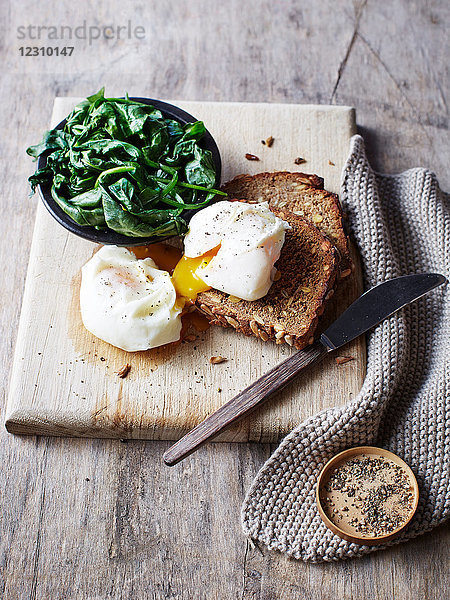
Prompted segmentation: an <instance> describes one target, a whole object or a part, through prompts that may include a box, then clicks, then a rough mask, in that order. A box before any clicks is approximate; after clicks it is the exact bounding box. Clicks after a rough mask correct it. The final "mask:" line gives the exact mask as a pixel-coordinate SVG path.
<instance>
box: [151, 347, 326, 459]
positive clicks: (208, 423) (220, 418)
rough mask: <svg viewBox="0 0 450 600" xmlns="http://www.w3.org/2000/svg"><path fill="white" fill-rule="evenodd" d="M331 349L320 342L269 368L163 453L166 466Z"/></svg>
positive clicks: (193, 448)
mask: <svg viewBox="0 0 450 600" xmlns="http://www.w3.org/2000/svg"><path fill="white" fill-rule="evenodd" d="M327 352H328V350H327V348H326V347H325V346H324V345H323V344H321V343H320V342H319V341H316V342H315V343H314V344H312V345H311V346H309V347H308V348H306V349H305V350H300V351H299V352H296V353H295V354H293V355H292V356H290V357H289V358H287V359H286V360H284V361H283V362H282V363H280V364H279V365H277V366H276V367H274V368H273V369H271V370H270V371H268V372H267V373H266V374H265V375H263V376H262V377H260V378H259V379H258V380H257V381H255V383H252V384H251V385H249V386H248V387H247V388H245V390H244V391H243V392H241V393H240V394H238V395H237V396H235V397H234V398H232V399H231V400H229V401H228V402H227V403H226V404H224V405H223V406H221V407H220V408H219V409H218V410H216V412H214V413H212V414H211V415H209V417H207V418H206V419H205V420H204V421H202V422H201V423H199V424H198V425H197V426H196V427H194V429H192V431H190V432H189V433H187V434H186V435H185V436H184V437H182V438H181V439H180V440H179V441H178V442H176V443H175V444H174V445H173V446H171V447H170V448H169V449H168V450H167V451H166V452H165V453H164V456H163V459H164V462H165V463H166V465H169V466H172V465H175V464H176V463H178V462H180V461H181V460H183V458H186V456H188V455H189V454H192V452H194V451H195V450H197V448H199V447H200V446H202V445H203V444H204V443H205V442H208V441H209V440H210V439H211V438H213V437H215V436H216V435H217V434H218V433H220V432H221V431H222V430H223V429H225V428H226V427H228V426H229V425H231V424H232V423H235V422H236V421H238V420H239V419H241V418H242V417H244V416H245V415H246V414H247V413H249V412H250V411H251V410H253V409H254V408H255V407H256V406H258V404H260V403H261V402H263V401H264V400H267V398H270V396H272V395H273V394H274V393H275V392H277V391H279V390H281V389H282V388H284V387H285V386H286V385H288V384H289V383H290V382H291V381H292V380H293V379H294V378H295V377H297V375H298V374H299V373H300V372H301V371H305V370H306V369H307V368H308V367H310V366H311V365H312V364H313V363H315V362H317V361H318V360H320V359H322V358H323V357H324V356H325V354H327Z"/></svg>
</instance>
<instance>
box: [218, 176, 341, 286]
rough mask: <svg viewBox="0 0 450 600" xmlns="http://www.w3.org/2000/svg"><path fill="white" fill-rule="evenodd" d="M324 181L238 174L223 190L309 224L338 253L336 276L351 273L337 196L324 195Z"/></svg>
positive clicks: (326, 193) (312, 178) (315, 177)
mask: <svg viewBox="0 0 450 600" xmlns="http://www.w3.org/2000/svg"><path fill="white" fill-rule="evenodd" d="M323 185H324V183H323V179H322V178H321V177H318V176H317V175H308V174H306V173H290V172H288V171H279V172H275V173H258V174H257V175H238V176H237V177H235V178H234V179H232V180H231V181H229V182H228V183H226V184H225V185H224V186H223V187H222V191H224V192H226V193H227V194H228V197H229V198H230V199H231V198H237V199H239V200H241V199H243V200H246V201H247V202H263V201H268V202H269V206H270V208H272V207H274V208H282V209H287V210H290V211H291V212H293V213H294V214H296V215H299V216H302V217H304V218H305V219H307V220H308V221H311V223H313V224H314V225H315V226H316V227H317V228H318V229H320V231H321V232H322V233H323V234H324V235H326V236H327V237H328V239H329V240H330V241H331V242H332V244H334V246H335V247H336V249H337V250H338V252H339V276H340V278H343V277H347V276H348V275H350V273H351V271H352V261H351V258H350V251H349V245H348V238H347V235H346V233H345V231H344V226H343V222H342V208H341V205H340V202H339V199H338V197H337V195H336V194H332V193H331V192H327V191H326V190H324V187H323Z"/></svg>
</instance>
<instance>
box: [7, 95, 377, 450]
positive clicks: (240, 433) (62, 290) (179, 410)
mask: <svg viewBox="0 0 450 600" xmlns="http://www.w3.org/2000/svg"><path fill="white" fill-rule="evenodd" d="M78 101H79V100H78V99H76V98H57V99H56V100H55V105H54V111H53V116H52V126H54V125H55V124H57V123H58V122H59V121H61V120H62V119H63V118H64V117H65V116H67V114H68V113H69V112H70V111H71V109H72V108H73V106H74V105H75V104H76V103H77V102H78ZM176 104H178V105H179V106H181V108H183V109H185V110H187V111H188V112H189V113H191V114H193V115H194V116H196V117H197V118H199V119H202V120H204V121H205V123H206V125H207V127H208V129H209V130H210V132H211V133H212V135H213V136H214V138H215V139H216V141H217V143H218V145H219V148H220V152H221V156H222V163H223V173H222V178H223V181H227V180H229V179H230V178H232V177H234V176H235V175H237V174H239V173H245V172H247V173H257V172H260V171H271V170H292V171H304V172H308V173H317V174H318V175H321V176H322V177H324V178H325V186H326V188H327V189H329V190H330V191H334V192H339V181H340V175H341V170H342V166H343V164H344V162H345V159H346V157H347V154H348V150H349V140H350V137H351V136H352V135H353V134H354V133H355V130H356V127H355V113H354V110H353V109H352V108H349V107H338V106H302V105H292V104H291V105H289V104H250V103H247V104H243V103H242V104H241V103H210V102H178V101H177V102H176ZM269 136H273V137H274V139H275V141H274V143H273V145H272V147H270V148H269V147H267V146H265V145H263V144H262V143H261V140H263V139H266V138H268V137H269ZM246 153H252V154H255V155H257V156H259V157H260V161H258V162H256V161H255V162H249V161H247V160H246V159H245V154H246ZM298 156H300V157H302V158H304V159H305V160H306V163H304V164H303V165H301V166H297V165H296V164H294V159H295V158H296V157H298ZM36 198H37V197H36ZM96 248H97V246H95V245H94V244H92V243H91V242H87V241H85V240H82V239H80V238H78V237H76V236H74V235H72V234H70V233H68V232H67V231H66V230H65V229H63V228H62V227H61V226H59V225H58V224H57V223H56V222H55V221H54V220H53V218H52V217H51V216H50V215H49V214H48V213H47V211H46V209H45V208H44V207H43V205H42V203H41V202H40V201H39V205H38V208H37V214H36V225H35V230H34V235H33V241H32V246H31V254H30V262H29V267H28V274H27V280H26V284H25V292H24V299H23V306H22V313H21V319H20V325H19V330H18V335H17V343H16V350H15V357H14V364H13V368H12V376H11V384H10V393H9V399H8V407H7V416H6V427H7V429H8V431H10V432H12V433H20V434H50V435H67V436H87V437H104V438H105V437H106V438H109V437H112V438H137V439H158V440H160V439H166V440H174V439H178V438H179V437H180V436H181V435H183V434H184V433H186V432H187V431H188V430H189V429H191V428H192V427H193V426H195V425H196V424H197V423H199V422H200V421H201V420H202V419H204V418H205V417H206V416H207V415H208V414H210V413H211V412H212V411H214V410H216V409H217V408H218V407H219V406H220V405H221V404H223V403H224V402H225V401H227V400H229V399H230V398H231V397H233V396H234V395H235V394H237V393H238V392H240V391H241V390H242V389H243V388H244V387H246V386H247V385H249V384H250V383H251V382H252V381H254V380H255V379H257V378H258V377H260V375H262V374H263V373H264V372H265V371H267V370H268V369H270V368H271V367H272V366H274V365H275V364H277V363H278V362H279V361H281V360H283V359H284V358H285V357H286V356H288V355H289V354H290V353H291V352H292V349H291V348H290V347H288V346H276V345H275V344H273V343H271V342H267V343H263V342H262V341H261V340H257V339H256V338H247V337H245V336H243V335H241V334H237V333H236V332H234V331H233V330H225V329H222V328H218V327H212V328H210V329H208V330H207V331H206V332H203V333H199V332H195V331H194V332H193V335H195V336H196V339H195V341H191V342H184V343H181V344H179V345H175V346H174V345H171V346H168V347H162V348H157V349H154V350H149V351H147V352H138V353H126V352H124V351H122V350H119V349H117V348H114V347H112V346H110V345H108V344H106V343H104V342H102V341H100V340H98V339H96V338H94V337H93V336H92V335H91V334H90V333H89V332H87V331H86V330H85V329H84V327H83V325H82V323H81V319H80V314H79V308H78V290H79V284H80V269H81V267H82V265H83V264H84V263H85V262H86V261H87V260H88V259H89V258H90V257H91V256H92V255H93V254H94V252H95V251H96ZM360 290H361V283H360V272H359V267H358V268H357V271H356V274H355V276H354V277H352V278H350V279H348V280H347V281H345V283H343V284H342V286H341V288H340V289H339V290H338V292H337V293H336V294H335V296H334V298H333V300H332V304H331V305H330V306H329V308H328V309H327V311H326V313H325V315H324V323H326V322H331V321H332V320H333V318H334V317H335V316H336V315H338V314H340V313H341V312H342V311H343V310H344V309H345V308H346V306H348V304H350V302H351V301H353V299H354V298H355V297H357V296H358V295H359V293H360ZM217 355H221V356H224V357H226V358H227V359H228V360H227V361H226V362H224V363H222V364H217V365H211V364H210V362H209V358H210V357H211V356H217ZM342 355H346V356H352V357H354V359H355V360H352V361H350V362H347V363H346V364H344V365H338V364H337V363H336V361H335V356H330V357H327V359H326V360H325V362H323V363H322V364H321V365H319V366H317V367H316V368H315V369H314V370H312V371H311V372H309V373H308V374H306V375H304V376H303V377H302V378H300V379H299V380H298V381H296V382H294V383H293V384H291V385H290V386H289V387H287V388H286V389H285V390H283V391H282V392H281V393H280V394H278V396H277V397H275V398H273V399H271V400H270V401H268V402H267V403H266V404H264V405H263V406H262V407H260V408H259V409H258V410H257V411H256V412H254V413H253V414H252V415H250V416H249V417H248V418H246V419H245V420H243V421H241V422H240V423H238V424H236V425H235V426H233V427H232V428H230V429H229V430H228V431H226V432H224V433H223V434H222V435H221V436H220V437H219V438H217V440H218V441H236V442H237V441H258V442H275V441H278V440H279V439H280V438H281V437H283V436H284V435H285V434H286V433H288V432H289V431H290V430H291V429H292V428H293V427H295V426H296V425H297V424H298V423H299V422H300V421H301V420H302V419H304V418H306V417H307V416H309V415H311V414H314V413H316V412H317V411H318V410H320V409H322V408H326V407H329V406H334V405H337V404H343V403H345V402H347V401H348V399H349V398H350V397H351V396H354V395H355V394H357V393H358V391H359V390H360V388H361V385H362V381H363V377H364V373H365V347H364V341H363V340H362V339H359V340H357V341H355V342H353V343H352V344H351V345H349V346H348V347H346V348H345V350H344V351H343V353H341V356H342ZM126 363H129V364H130V365H131V371H130V373H129V375H128V377H126V378H125V379H121V378H120V377H119V376H118V375H117V372H118V371H119V370H120V368H121V367H122V366H123V365H125V364H126Z"/></svg>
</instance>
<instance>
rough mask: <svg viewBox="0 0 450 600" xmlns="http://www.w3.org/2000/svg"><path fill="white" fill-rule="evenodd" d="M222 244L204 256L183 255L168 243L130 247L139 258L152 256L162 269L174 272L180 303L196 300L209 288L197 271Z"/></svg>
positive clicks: (173, 278)
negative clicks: (198, 295)
mask: <svg viewBox="0 0 450 600" xmlns="http://www.w3.org/2000/svg"><path fill="white" fill-rule="evenodd" d="M219 248H220V246H216V247H215V248H213V249H212V250H209V251H208V252H206V253H205V254H202V256H198V257H196V258H189V257H188V256H184V255H182V253H181V251H180V250H178V248H174V247H173V246H169V245H168V244H151V245H150V246H139V247H137V248H130V250H132V252H133V253H134V254H135V255H136V257H137V258H148V257H149V258H151V259H152V260H154V261H155V263H156V264H157V266H158V267H159V268H160V269H163V270H165V271H168V272H169V273H171V274H172V283H173V285H174V287H175V291H176V293H177V296H178V299H179V301H180V304H184V303H185V302H194V301H195V299H196V297H197V294H199V293H200V292H205V291H206V290H209V289H210V287H211V286H209V285H207V284H206V283H205V282H204V281H202V279H201V278H200V277H199V276H198V274H197V273H196V271H197V269H199V268H200V269H199V270H200V271H201V269H202V268H205V267H206V266H207V265H208V264H209V263H210V261H211V260H212V259H213V258H214V257H215V256H216V254H217V252H218V251H219Z"/></svg>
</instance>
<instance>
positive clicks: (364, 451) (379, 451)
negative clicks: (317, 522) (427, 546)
mask: <svg viewBox="0 0 450 600" xmlns="http://www.w3.org/2000/svg"><path fill="white" fill-rule="evenodd" d="M360 455H365V456H374V457H382V458H385V459H388V460H390V461H392V462H393V463H395V464H396V465H398V466H400V467H401V468H402V470H403V471H404V472H405V475H406V476H407V478H408V481H409V483H410V486H411V490H412V493H413V503H412V508H411V509H410V512H409V514H408V517H407V519H406V521H405V522H404V523H402V525H401V526H400V527H398V528H397V529H395V530H394V531H390V532H389V533H387V534H386V535H380V536H377V537H375V536H370V535H363V534H360V535H356V534H354V533H353V532H352V531H351V528H350V527H349V528H348V529H346V528H345V524H344V525H341V524H340V525H336V523H334V522H333V521H332V520H331V519H330V518H329V516H328V515H327V514H326V511H325V507H324V504H325V503H324V501H323V495H324V493H325V490H324V486H325V485H326V483H327V482H328V479H329V477H330V475H331V473H332V471H334V470H335V468H336V467H337V466H338V465H339V464H341V463H343V462H345V461H346V460H347V459H349V458H352V457H354V456H360ZM316 502H317V507H318V509H319V513H320V516H321V517H322V520H323V522H324V523H325V525H326V526H327V527H328V528H329V529H331V531H332V532H333V533H335V534H336V535H338V536H339V537H340V538H342V539H344V540H347V541H348V542H353V543H355V544H363V545H367V546H375V545H379V544H384V543H386V542H388V541H389V540H392V539H393V538H394V537H396V536H397V535H398V534H399V533H400V532H401V531H403V530H404V529H405V527H407V526H408V524H409V523H410V522H411V519H412V518H413V516H414V513H415V512H416V509H417V504H418V502H419V486H418V484H417V480H416V478H415V475H414V473H413V472H412V470H411V469H410V467H409V466H408V465H407V464H406V463H405V462H404V461H403V460H402V459H401V458H399V457H398V456H397V455H396V454H393V453H392V452H389V450H385V449H384V448H376V447H374V446H358V447H357V448H349V449H348V450H344V451H343V452H340V453H339V454H337V455H336V456H334V457H333V458H332V459H331V460H329V461H328V462H327V464H326V465H325V466H324V467H323V469H322V471H321V473H320V475H319V478H318V480H317V486H316ZM343 506H344V505H343ZM338 508H339V507H338Z"/></svg>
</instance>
